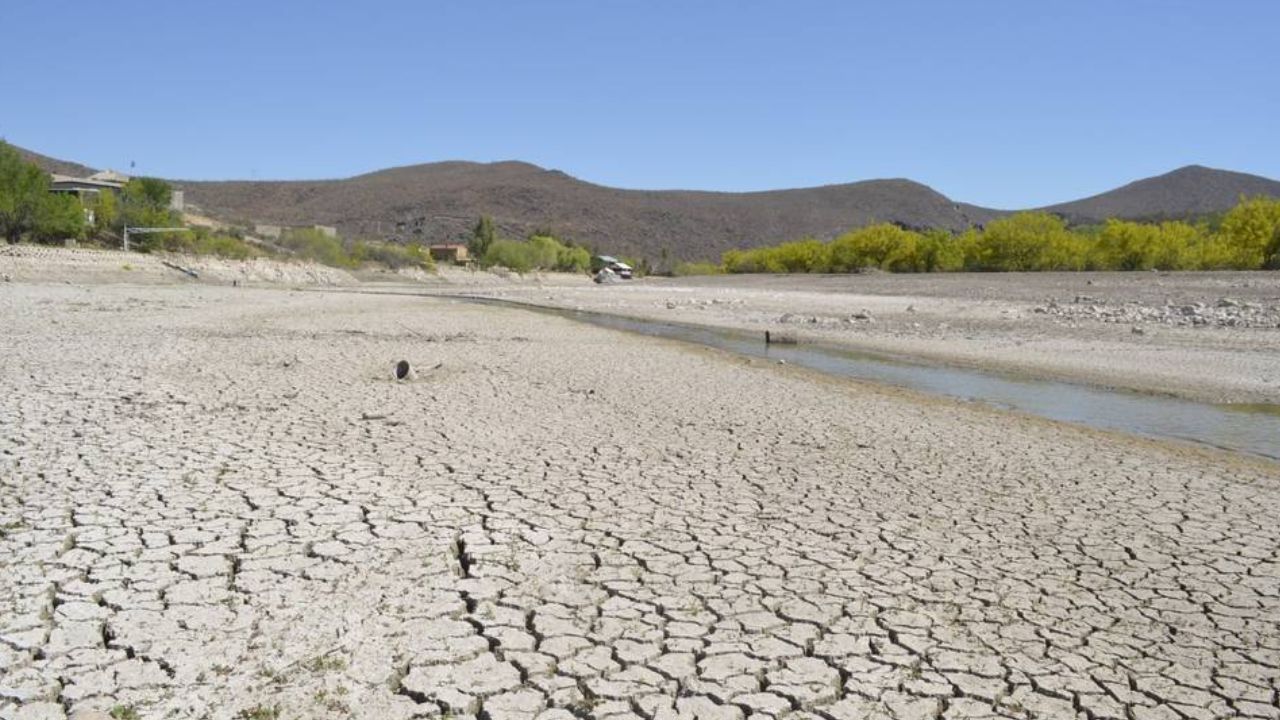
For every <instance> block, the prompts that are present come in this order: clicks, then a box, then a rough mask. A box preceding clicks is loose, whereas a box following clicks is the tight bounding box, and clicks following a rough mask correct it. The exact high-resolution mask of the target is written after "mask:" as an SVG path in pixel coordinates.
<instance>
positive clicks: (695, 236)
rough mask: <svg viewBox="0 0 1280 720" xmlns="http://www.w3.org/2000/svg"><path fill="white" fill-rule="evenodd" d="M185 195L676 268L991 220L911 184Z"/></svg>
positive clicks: (502, 168)
mask: <svg viewBox="0 0 1280 720" xmlns="http://www.w3.org/2000/svg"><path fill="white" fill-rule="evenodd" d="M178 184H179V185H180V186H181V187H183V188H185V189H186V191H187V199H188V200H189V201H191V202H194V203H196V204H198V205H199V206H200V207H202V208H203V209H204V210H205V211H206V212H208V213H210V214H213V215H218V216H225V217H231V218H237V219H243V220H247V219H254V220H257V221H260V222H278V223H285V224H300V223H321V224H326V225H336V226H338V227H339V228H340V229H341V230H342V231H343V232H344V233H347V234H352V235H372V236H383V237H386V236H394V237H397V238H400V239H403V240H411V239H420V240H426V241H441V240H447V239H451V238H459V237H465V236H466V234H467V233H468V232H469V231H470V228H471V226H472V225H473V224H474V223H475V221H476V219H477V218H478V217H480V215H484V214H487V215H491V216H492V217H493V218H494V220H495V222H496V224H497V225H498V227H499V228H500V229H501V230H502V231H503V232H505V233H508V234H510V235H514V236H524V235H526V234H528V233H529V232H532V231H534V230H538V229H545V230H550V231H552V232H555V233H556V234H558V235H561V236H563V237H565V238H569V239H572V240H574V241H576V242H579V243H582V244H586V245H589V246H593V247H596V248H599V249H601V250H608V251H609V252H613V253H618V254H625V255H644V256H647V257H651V258H657V257H658V256H659V255H660V254H661V253H662V251H663V249H666V250H667V251H668V252H669V253H670V254H671V256H672V257H680V258H703V257H718V256H719V254H720V253H721V252H723V251H724V250H727V249H730V248H734V247H747V246H753V245H761V244H765V243H774V242H778V241H781V240H787V239H793V238H797V237H800V236H802V235H814V236H817V237H832V236H834V235H836V234H838V233H840V232H843V231H845V230H848V229H849V228H852V227H857V226H860V225H865V224H868V223H872V222H879V221H887V222H897V223H901V224H904V225H910V226H915V227H944V228H948V229H954V230H959V229H963V228H965V227H968V226H969V225H971V224H974V223H981V222H985V221H986V220H987V219H989V217H990V216H991V213H990V211H987V210H983V209H981V208H975V207H971V206H960V205H957V204H956V203H954V202H952V201H951V200H949V199H947V198H946V197H945V196H943V195H941V194H939V193H937V192H935V191H933V190H931V189H930V188H928V187H925V186H924V185H921V184H919V183H914V182H911V181H908V180H873V181H868V182H859V183H852V184H848V185H831V186H826V187H817V188H807V189H803V190H779V191H772V192H757V193H713V192H693V191H643V190H619V189H615V188H607V187H602V186H600V185H593V184H590V183H586V182H583V181H581V180H577V179H575V178H573V177H570V176H568V175H565V174H564V173H561V172H557V171H553V170H544V169H542V168H539V167H537V166H534V165H529V164H526V163H519V162H501V163H491V164H479V163H468V162H447V163H433V164H429V165H415V166H410V167H402V168H394V169H391V170H383V171H380V172H375V173H370V174H368V175H360V176H358V177H353V178H350V179H346V180H328V181H302V182H179V183H178Z"/></svg>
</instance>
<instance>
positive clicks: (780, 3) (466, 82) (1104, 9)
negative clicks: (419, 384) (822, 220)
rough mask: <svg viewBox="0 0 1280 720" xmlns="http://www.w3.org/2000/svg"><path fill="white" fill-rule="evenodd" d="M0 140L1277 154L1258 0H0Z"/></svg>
mask: <svg viewBox="0 0 1280 720" xmlns="http://www.w3.org/2000/svg"><path fill="white" fill-rule="evenodd" d="M0 28H3V29H4V36H5V39H4V43H3V45H4V47H3V50H2V51H0V97H2V98H4V100H3V102H2V103H0V137H3V138H5V139H7V140H8V141H9V142H12V143H14V144H17V145H22V146H25V147H28V148H31V149H33V150H36V151H39V152H43V153H45V154H49V155H54V156H56V157H60V158H64V159H69V160H76V161H80V162H83V163H86V164H89V165H93V166H96V167H114V168H117V169H127V168H128V166H129V163H130V162H131V161H136V163H137V172H138V173H139V174H142V173H145V174H152V175H159V176H164V177H170V178H191V179H196V178H199V179H223V178H251V177H252V178H261V179H267V178H321V177H344V176H348V175H353V174H358V173H361V172H366V171H370V170H375V169H379V168H382V167H387V166H393V165H407V164H412V163H418V162H428V161H435V160H450V159H461V160H480V161H489V160H504V159H519V160H526V161H529V162H533V163H537V164H539V165H542V166H544V167H549V168H556V169H559V170H563V171H565V172H568V173H570V174H572V175H575V176H577V177H580V178H583V179H585V180H589V181H592V182H597V183H601V184H606V185H613V186H618V187H630V188H695V189H708V190H760V189H771V188H781V187H797V186H808V185H821V184H827V183H838V182H848V181H852V180H862V179H869V178H878V177H909V178H912V179H915V180H919V181H921V182H924V183H927V184H929V185H932V186H933V187H935V188H937V189H938V190H940V191H942V192H943V193H946V194H947V195H949V196H951V197H953V198H955V199H957V200H963V201H967V202H974V203H980V204H984V205H991V206H997V207H1026V206H1032V205H1037V204H1045V203H1050V202H1056V201H1060V200H1067V199H1073V198H1076V197H1079V196H1082V195H1086V194H1092V193H1095V192H1099V191H1102V190H1106V189H1109V188H1111V187H1113V186H1115V185H1117V184H1120V183H1123V182H1127V181H1130V180H1133V179H1136V178H1139V177H1144V176H1148V175H1153V174H1157V173H1161V172H1164V171H1167V170H1171V169H1173V168H1175V167H1178V166H1181V165H1185V164H1190V163H1199V164H1203V165H1210V166H1213V167H1221V168H1228V169H1234V170H1240V171H1244V172H1253V173H1258V174H1262V175H1266V176H1268V177H1273V178H1280V40H1278V37H1280V36H1278V35H1277V29H1278V28H1280V2H1277V1H1276V0H1216V1H1212V2H1211V1H1210V0H1201V1H1199V2H1191V1H1185V0H1159V1H1156V0H1093V1H1090V0H1061V1H1058V0H964V1H960V0H955V1H944V0H938V1H937V2H924V1H922V0H916V1H912V0H895V1H894V2H888V1H885V0H880V1H878V2H854V1H853V0H849V1H846V2H841V1H838V0H832V1H830V2H826V1H819V0H790V1H784V0H777V1H775V2H756V1H752V0H737V1H729V0H634V1H632V0H542V1H539V2H534V1H533V0H529V1H527V2H526V1H521V2H515V1H511V2H484V1H480V0H476V1H472V2H461V1H453V0H450V1H447V2H446V1H443V0H441V1H430V0H417V1H411V0H404V1H397V2H390V1H388V2H379V1H378V0H368V1H367V2H356V1H354V0H352V1H350V2H325V1H323V0H307V1H300V0H299V1H294V0H278V1H277V0H270V1H268V0H256V1H252V2H248V1H241V0H221V1H219V2H175V1H174V0H165V1H163V2H159V1H142V0H137V1H135V0H116V1H115V2H101V1H98V0H94V1H92V2H89V1H84V2H78V1H75V0H69V1H66V2H48V1H47V0H3V2H2V3H0Z"/></svg>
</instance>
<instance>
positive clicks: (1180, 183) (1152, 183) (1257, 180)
mask: <svg viewBox="0 0 1280 720" xmlns="http://www.w3.org/2000/svg"><path fill="white" fill-rule="evenodd" d="M1257 195H1268V196H1271V197H1280V182H1276V181H1275V180H1270V179H1268V178H1264V177H1259V176H1257V175H1246V174H1245V173H1238V172H1231V171H1229V170H1215V169H1213V168H1207V167H1203V166H1200V165H1188V166H1186V167H1183V168H1179V169H1177V170H1174V171H1173V172H1170V173H1165V174H1164V175H1158V176H1156V177H1152V178H1147V179H1145V180H1138V181H1137V182H1131V183H1129V184H1128V185H1125V186H1123V187H1119V188H1116V189H1115V190H1111V191H1108V192H1105V193H1101V194H1099V195H1094V196H1092V197H1087V198H1084V199H1082V200H1075V201H1073V202H1067V203H1061V204H1059V205H1051V206H1049V207H1047V208H1045V210H1048V211H1050V212H1054V213H1058V214H1060V215H1063V216H1064V217H1066V218H1068V219H1069V220H1071V221H1072V222H1100V221H1102V220H1105V219H1107V218H1112V217H1115V218H1127V219H1133V220H1162V219H1178V218H1192V217H1196V216H1198V215H1205V214H1207V213H1214V212H1220V211H1222V210H1227V209H1229V208H1231V207H1232V206H1234V205H1235V204H1236V203H1237V202H1239V201H1240V198H1241V197H1242V196H1245V197H1254V196H1257Z"/></svg>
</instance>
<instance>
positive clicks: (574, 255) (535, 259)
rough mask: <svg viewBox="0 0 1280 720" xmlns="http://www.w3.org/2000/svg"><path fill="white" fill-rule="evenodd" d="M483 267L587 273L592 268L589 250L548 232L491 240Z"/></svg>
mask: <svg viewBox="0 0 1280 720" xmlns="http://www.w3.org/2000/svg"><path fill="white" fill-rule="evenodd" d="M481 264H482V265H484V266H486V267H492V266H502V267H505V268H508V269H510V270H514V271H515V272H518V273H526V272H530V271H532V270H559V271H563V272H586V271H587V270H588V269H589V268H590V267H591V253H589V252H587V250H586V248H580V247H576V246H573V245H568V244H565V243H562V242H560V241H559V240H558V239H556V238H554V237H552V236H550V235H534V236H532V237H530V238H529V239H528V241H526V242H518V241H515V240H503V239H497V240H494V241H493V243H492V244H490V245H489V249H488V251H487V252H486V253H485V254H484V257H483V258H481Z"/></svg>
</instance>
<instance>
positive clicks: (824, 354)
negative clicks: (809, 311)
mask: <svg viewBox="0 0 1280 720" xmlns="http://www.w3.org/2000/svg"><path fill="white" fill-rule="evenodd" d="M458 299H463V300H468V301H473V302H480V303H485V304H494V305H502V306H506V307H518V308H521V309H525V310H530V311H533V312H542V313H547V314H551V315H558V316H560V317H566V318H570V319H573V320H578V321H581V322H585V323H589V324H591V325H596V326H599V327H606V328H611V329H614V330H625V331H628V332H634V333H640V334H642V335H652V336H656V337H662V338H670V339H673V340H681V341H684V342H690V343H697V344H699V345H705V346H708V347H714V348H719V349H721V350H728V351H731V352H735V353H738V354H741V355H748V356H751V357H757V358H767V359H770V360H786V361H787V362H788V363H790V364H794V365H799V366H801V367H806V368H811V369H813V370H819V371H821V372H825V373H830V374H832V375H839V376H843V377H850V378H857V379H860V380H871V381H874V382H880V383H886V384H889V385H896V386H899V387H906V388H911V389H914V390H920V391H923V392H927V393H933V394H936V395H946V396H949V397H955V398H961V399H964V400H970V401H977V402H984V403H988V404H990V405H994V406H997V407H1002V408H1009V409H1014V410H1020V411H1022V412H1027V413H1031V414H1034V415H1040V416H1042V417H1046V418H1050V419H1053V420H1062V421H1065V422H1071V423H1078V424H1080V425H1089V426H1092V427H1097V428H1104V429H1107V430H1119V431H1121V432H1127V433H1134V434H1138V435H1145V436H1148V437H1156V438H1173V439H1178V440H1185V441H1190V442H1195V443H1201V444H1205V445H1211V446H1213V447H1217V448H1222V449H1225V450H1233V451H1237V452H1244V453H1250V454H1253V455H1260V456H1262V457H1266V458H1271V459H1273V460H1280V408H1278V407H1277V406H1275V405H1242V406H1237V407H1233V406H1231V405H1212V404H1208V403H1198V402H1192V401H1190V400H1179V399H1176V398H1164V397H1157V396H1151V395H1142V394H1138V393H1132V392H1126V391H1120V390H1104V389H1100V388H1093V387H1088V386H1085V385H1076V384H1072V383H1064V382H1055V381H1045V380H1022V379H1016V378H1011V377H1006V376H1003V375H998V374H994V373H987V372H981V371H977V370H961V369H957V368H947V367H939V366H930V365H918V364H913V363H908V362H898V361H891V360H885V359H883V358H878V357H873V356H869V355H865V354H861V353H857V352H854V351H849V350H843V349H839V348H834V347H830V346H823V345H766V344H765V342H764V333H763V332H761V333H759V334H758V335H751V334H748V333H745V332H740V331H735V330H721V329H715V328H706V327H695V326H691V325H678V324H673V323H663V322H655V321H649V320H637V319H634V318H626V317H619V316H616V315H608V314H605V313H597V312H587V311H581V310H561V309H557V308H545V307H538V306H534V305H528V304H524V303H519V302H511V301H505V300H499V299H494V298H458Z"/></svg>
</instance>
